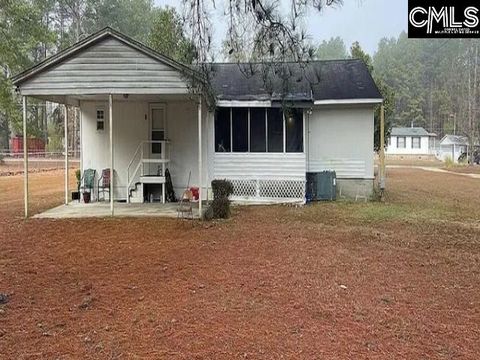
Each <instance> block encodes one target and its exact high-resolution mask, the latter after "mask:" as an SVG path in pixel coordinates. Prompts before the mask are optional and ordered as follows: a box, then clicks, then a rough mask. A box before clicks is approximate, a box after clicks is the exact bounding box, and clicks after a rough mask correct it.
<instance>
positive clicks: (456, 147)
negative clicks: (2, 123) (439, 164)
mask: <svg viewBox="0 0 480 360" xmlns="http://www.w3.org/2000/svg"><path fill="white" fill-rule="evenodd" d="M468 147H469V146H468V138H467V137H466V136H461V135H451V134H447V135H445V136H444V137H443V138H442V140H440V148H439V151H438V154H437V157H438V159H440V160H442V161H445V160H447V158H449V159H451V160H453V161H454V162H458V158H459V157H460V155H462V154H463V153H467V151H468Z"/></svg>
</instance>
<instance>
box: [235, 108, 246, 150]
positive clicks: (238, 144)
mask: <svg viewBox="0 0 480 360" xmlns="http://www.w3.org/2000/svg"><path fill="white" fill-rule="evenodd" d="M232 134H233V136H232V140H233V144H232V151H234V152H247V151H248V108H232Z"/></svg>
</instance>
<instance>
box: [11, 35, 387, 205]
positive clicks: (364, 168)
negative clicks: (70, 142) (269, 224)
mask: <svg viewBox="0 0 480 360" xmlns="http://www.w3.org/2000/svg"><path fill="white" fill-rule="evenodd" d="M265 66H266V65H260V64H250V63H249V64H237V63H213V64H211V68H212V69H211V70H212V81H211V84H210V86H211V89H212V92H213V96H214V101H213V102H212V101H211V100H209V97H208V96H207V95H206V94H204V93H202V92H201V91H200V90H193V89H192V86H191V85H192V84H194V83H195V82H194V81H192V79H193V80H195V81H196V82H201V81H203V80H202V78H201V76H200V75H199V74H198V73H197V72H196V71H195V69H193V68H191V67H187V66H185V65H182V64H179V63H177V62H175V61H174V60H172V59H169V58H167V57H165V56H163V55H161V54H158V53H156V52H155V51H153V50H151V49H149V48H148V47H146V46H144V45H142V44H140V43H138V42H136V41H134V40H132V39H130V38H128V37H126V36H124V35H122V34H120V33H118V32H116V31H114V30H112V29H110V28H106V29H104V30H102V31H100V32H98V33H96V34H94V35H92V36H90V37H88V38H86V39H84V40H82V41H80V42H79V43H78V44H76V45H74V46H73V47H71V48H69V49H67V50H65V51H62V52H60V53H59V54H57V55H55V56H53V57H51V58H49V59H47V60H45V61H43V62H42V63H40V64H38V65H36V66H34V67H33V68H31V69H29V70H27V71H25V72H23V73H21V74H19V75H17V76H16V77H15V78H14V80H13V81H14V84H15V86H16V87H17V92H19V93H20V94H21V95H23V96H25V97H35V98H38V99H43V100H47V101H52V102H57V103H61V104H65V105H68V106H74V107H78V108H79V109H80V113H81V149H82V157H81V170H82V172H83V171H85V170H86V169H95V170H96V171H97V173H101V171H102V169H108V168H113V170H114V172H113V174H114V182H113V188H114V199H115V200H122V201H127V202H128V201H132V202H133V201H140V202H141V201H143V200H144V198H145V197H146V195H147V194H151V195H152V196H154V197H155V198H159V199H162V200H164V197H163V198H162V196H161V195H162V190H163V184H164V183H165V169H166V168H168V169H169V171H170V173H171V176H172V182H173V186H174V190H175V191H176V193H177V196H179V195H180V194H181V192H182V190H184V189H185V188H186V187H187V185H188V186H197V187H199V188H200V192H201V197H202V198H203V199H205V198H206V196H207V193H208V189H209V187H210V183H211V181H212V180H213V179H229V180H231V181H232V183H233V185H234V195H233V199H234V200H243V201H252V202H292V201H297V202H303V201H304V198H305V181H306V172H316V171H322V170H335V171H336V174H337V179H338V181H337V184H338V185H337V188H342V190H343V194H345V195H351V196H355V194H356V193H358V191H362V192H367V193H371V192H372V190H373V182H374V155H373V147H374V138H373V134H374V120H373V117H374V106H375V105H376V104H378V103H381V102H382V97H381V95H380V93H379V91H378V89H377V87H376V85H375V83H374V81H373V79H372V77H371V76H370V73H369V72H368V70H367V68H366V66H365V65H364V63H363V62H362V61H360V60H340V61H318V62H310V63H307V64H298V63H285V64H283V66H281V67H280V68H276V69H273V67H272V68H271V69H268V68H265ZM279 72H284V73H285V72H288V74H289V77H288V79H289V88H288V90H287V92H286V93H282V91H284V85H285V84H284V83H282V81H281V80H280V76H279ZM265 74H267V78H268V76H270V78H269V79H267V81H266V80H265ZM196 89H201V87H197V88H196ZM110 114H111V116H110ZM110 139H112V141H111V140H110ZM199 144H200V146H199ZM359 189H360V190H359ZM202 190H203V191H202ZM205 190H207V191H205ZM112 204H113V202H112ZM112 206H113V205H112Z"/></svg>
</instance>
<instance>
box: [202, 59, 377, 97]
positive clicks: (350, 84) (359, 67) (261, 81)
mask: <svg viewBox="0 0 480 360" xmlns="http://www.w3.org/2000/svg"><path fill="white" fill-rule="evenodd" d="M211 67H212V86H213V90H214V91H215V94H216V95H217V98H218V99H219V100H246V101H252V100H260V101H262V100H263V101H265V100H269V101H279V100H282V99H286V100H290V101H310V102H315V101H323V100H339V101H341V100H361V99H363V100H365V99H369V100H374V101H372V102H377V103H378V102H381V101H382V95H381V94H380V92H379V90H378V88H377V86H376V84H375V82H374V81H373V79H372V76H371V75H370V73H369V71H368V69H367V67H366V66H365V64H364V63H363V62H362V61H361V60H355V59H351V60H350V59H349V60H327V61H311V62H305V63H294V62H288V63H284V64H280V65H278V64H276V65H272V64H262V63H213V64H211ZM282 77H284V78H285V79H287V81H282ZM285 85H287V94H286V95H285V96H283V95H282V94H283V93H285Z"/></svg>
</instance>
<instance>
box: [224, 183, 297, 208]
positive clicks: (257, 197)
mask: <svg viewBox="0 0 480 360" xmlns="http://www.w3.org/2000/svg"><path fill="white" fill-rule="evenodd" d="M229 180H230V181H231V183H232V185H233V195H232V199H233V200H239V199H240V200H252V201H264V200H279V202H281V201H282V200H297V201H303V199H304V198H305V181H304V180H260V179H229Z"/></svg>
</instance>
